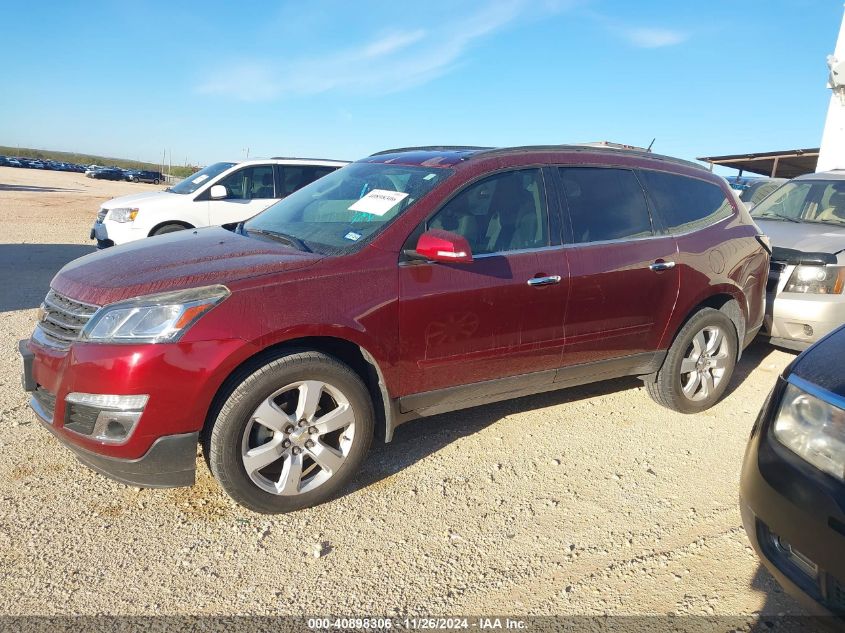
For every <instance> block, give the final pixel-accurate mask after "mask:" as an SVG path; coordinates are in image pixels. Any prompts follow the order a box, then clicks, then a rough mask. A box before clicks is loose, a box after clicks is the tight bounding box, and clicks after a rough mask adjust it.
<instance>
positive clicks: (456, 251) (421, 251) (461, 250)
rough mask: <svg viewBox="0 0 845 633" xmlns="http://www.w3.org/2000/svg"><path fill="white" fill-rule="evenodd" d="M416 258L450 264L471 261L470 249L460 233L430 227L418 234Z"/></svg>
mask: <svg viewBox="0 0 845 633" xmlns="http://www.w3.org/2000/svg"><path fill="white" fill-rule="evenodd" d="M414 254H415V256H416V257H417V258H418V259H425V260H428V261H431V262H441V263H447V262H448V263H450V264H469V263H471V262H472V249H470V247H469V242H467V240H466V238H465V237H464V236H462V235H458V234H457V233H451V232H450V231H442V230H440V229H432V230H430V231H426V232H425V233H423V234H422V235H420V239H419V240H418V241H417V249H416V251H415V252H414Z"/></svg>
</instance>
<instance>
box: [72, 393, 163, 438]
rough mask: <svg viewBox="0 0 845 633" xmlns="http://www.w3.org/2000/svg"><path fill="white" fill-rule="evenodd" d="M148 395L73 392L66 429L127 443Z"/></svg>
mask: <svg viewBox="0 0 845 633" xmlns="http://www.w3.org/2000/svg"><path fill="white" fill-rule="evenodd" d="M148 399H149V396H147V395H134V396H117V395H111V394H97V393H70V394H68V395H67V397H66V398H65V403H66V405H65V425H64V426H65V428H66V429H68V430H69V431H73V432H74V433H79V434H80V435H87V436H90V437H92V438H93V439H95V440H99V441H100V442H105V443H107V444H123V443H124V442H126V440H128V439H129V437H130V436H131V435H132V431H134V430H135V426H136V425H137V423H138V420H140V419H141V414H142V413H143V412H144V407H145V406H146V405H147V400H148Z"/></svg>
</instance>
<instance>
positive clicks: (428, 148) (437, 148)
mask: <svg viewBox="0 0 845 633" xmlns="http://www.w3.org/2000/svg"><path fill="white" fill-rule="evenodd" d="M486 149H494V148H492V147H479V146H477V145H421V146H419V147H396V148H394V149H384V150H382V151H380V152H376V153H375V154H370V156H381V155H383V154H396V153H398V152H412V151H416V152H460V151H468V152H471V151H477V150H486Z"/></svg>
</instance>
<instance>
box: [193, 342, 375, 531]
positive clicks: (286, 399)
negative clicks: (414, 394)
mask: <svg viewBox="0 0 845 633" xmlns="http://www.w3.org/2000/svg"><path fill="white" fill-rule="evenodd" d="M372 436H373V407H372V403H371V401H370V397H369V394H368V392H367V388H366V387H365V386H364V383H363V382H362V381H361V379H360V378H359V377H358V375H357V374H355V372H353V371H352V370H351V369H350V368H349V367H347V366H346V365H344V364H343V363H341V362H339V361H338V360H336V359H335V358H332V357H331V356H328V355H327V354H323V353H320V352H301V353H295V354H291V355H289V356H284V357H282V358H278V359H276V360H273V361H271V362H269V363H267V364H266V365H264V366H263V367H261V368H260V369H258V370H257V371H255V372H254V373H252V374H250V375H249V376H247V377H246V378H245V379H244V380H243V381H242V382H241V383H240V384H239V385H238V386H237V387H235V389H234V391H233V392H232V393H231V395H230V396H229V397H228V398H227V400H226V402H225V403H224V405H223V407H222V408H221V410H220V413H219V414H218V415H217V418H216V420H215V421H214V425H213V427H212V428H211V430H210V432H209V433H208V434H207V438H206V444H205V449H206V455H207V459H208V463H209V466H210V467H211V471H212V473H213V474H214V476H215V477H216V478H217V480H218V481H219V482H220V485H221V486H222V487H223V489H224V490H225V491H226V492H227V493H228V494H229V496H231V497H232V498H233V499H235V501H237V502H238V503H240V504H242V505H244V506H246V507H247V508H249V509H251V510H255V511H256V512H264V513H268V514H272V513H280V512H290V511H292V510H298V509H300V508H304V507H308V506H313V505H316V504H319V503H323V502H324V501H327V500H328V499H330V498H331V497H332V496H334V495H335V494H336V493H337V492H338V491H339V490H340V489H341V488H342V487H343V486H344V485H346V484H347V483H348V482H349V480H350V479H351V478H352V477H353V475H354V474H355V473H356V472H357V471H358V469H359V467H360V465H361V463H362V462H363V460H364V456H365V455H366V453H367V450H368V449H369V447H370V442H371V440H372Z"/></svg>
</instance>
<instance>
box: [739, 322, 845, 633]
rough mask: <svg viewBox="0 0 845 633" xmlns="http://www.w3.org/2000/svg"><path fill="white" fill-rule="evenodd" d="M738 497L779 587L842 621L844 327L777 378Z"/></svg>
mask: <svg viewBox="0 0 845 633" xmlns="http://www.w3.org/2000/svg"><path fill="white" fill-rule="evenodd" d="M740 498H741V509H742V522H743V524H744V525H745V531H746V532H747V533H748V538H749V539H751V543H752V544H753V545H754V549H756V550H757V554H758V555H759V556H760V558H761V559H762V561H763V563H764V564H765V566H766V567H767V568H768V570H769V571H770V572H771V573H772V575H773V576H774V577H775V578H776V579H777V581H778V582H779V583H780V585H781V586H782V587H783V588H784V589H785V590H786V591H787V592H789V593H790V594H792V595H793V596H795V597H796V598H798V599H799V600H800V601H801V602H803V603H804V604H805V606H807V607H808V608H809V610H810V611H812V612H814V613H817V614H821V615H833V616H839V617H840V618H843V622H842V623H843V624H845V327H840V328H839V329H837V330H835V331H833V332H832V333H830V334H829V335H828V336H826V337H825V338H823V339H821V340H820V341H819V342H818V343H816V344H815V345H813V346H812V347H810V348H809V349H807V350H806V351H805V352H804V353H803V354H801V355H800V356H799V357H798V358H796V359H795V360H794V361H793V362H792V363H791V364H790V365H789V367H787V368H786V370H784V372H783V374H782V375H781V376H780V377H779V378H778V381H777V384H776V385H775V388H774V389H773V390H772V392H771V394H769V397H768V399H767V400H766V403H765V404H764V405H763V409H762V411H761V412H760V415H759V416H758V418H757V421H756V422H755V423H754V428H753V430H752V432H751V438H750V440H749V442H748V447H747V448H746V452H745V461H744V463H743V467H742V483H741V492H740Z"/></svg>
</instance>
